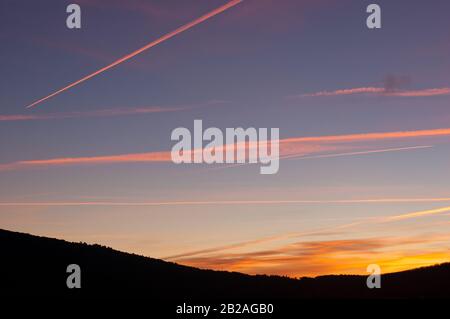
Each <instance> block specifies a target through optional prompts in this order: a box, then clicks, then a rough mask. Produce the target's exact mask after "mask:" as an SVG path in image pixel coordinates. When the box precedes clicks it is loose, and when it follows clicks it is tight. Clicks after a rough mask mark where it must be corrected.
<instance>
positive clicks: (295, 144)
mask: <svg viewBox="0 0 450 319" xmlns="http://www.w3.org/2000/svg"><path fill="white" fill-rule="evenodd" d="M448 135H450V128H442V129H433V130H416V131H397V132H382V133H362V134H347V135H328V136H310V137H292V138H285V139H281V140H280V141H279V142H280V156H282V157H289V156H290V157H293V156H305V155H312V154H317V153H321V152H324V151H335V150H342V149H346V148H348V147H349V146H345V145H344V146H343V147H341V146H336V145H329V144H332V143H335V144H340V143H351V142H360V141H384V140H390V139H404V138H417V137H438V136H448ZM226 147H230V146H225V147H224V148H223V150H225V149H226ZM236 147H243V148H248V147H249V145H247V144H245V143H244V144H238V145H237V146H236ZM251 147H255V145H252V146H251ZM350 147H351V148H354V147H353V146H350ZM360 147H361V146H360ZM365 147H367V146H365ZM428 147H430V146H427V145H425V146H412V147H403V148H396V149H390V150H389V149H383V150H369V151H367V150H365V151H361V152H360V153H363V152H365V153H368V152H371V153H377V152H378V153H379V152H387V151H399V150H409V149H418V148H428ZM201 151H202V150H201V149H195V150H192V151H191V152H190V153H191V156H192V154H194V153H195V152H201ZM357 153H358V152H353V155H357ZM349 155H351V154H350V153H349V154H334V156H349ZM324 156H329V157H332V156H333V154H327V155H324ZM144 162H171V152H170V151H157V152H147V153H131V154H120V155H107V156H91V157H63V158H51V159H40V160H26V161H17V162H12V163H6V164H0V171H10V170H16V169H22V168H33V167H48V166H63V165H82V164H83V165H86V164H116V163H144Z"/></svg>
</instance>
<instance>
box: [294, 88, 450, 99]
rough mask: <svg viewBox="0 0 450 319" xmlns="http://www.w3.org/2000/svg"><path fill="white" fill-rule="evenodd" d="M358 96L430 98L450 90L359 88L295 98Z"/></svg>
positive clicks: (447, 93)
mask: <svg viewBox="0 0 450 319" xmlns="http://www.w3.org/2000/svg"><path fill="white" fill-rule="evenodd" d="M357 94H371V95H378V96H393V97H430V96H439V95H449V94H450V88H449V87H442V88H430V89H420V90H389V89H387V88H385V87H357V88H349V89H340V90H334V91H319V92H314V93H307V94H301V95H296V96H293V97H325V96H343V95H357Z"/></svg>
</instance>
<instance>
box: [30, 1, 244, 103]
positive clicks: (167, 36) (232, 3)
mask: <svg viewBox="0 0 450 319" xmlns="http://www.w3.org/2000/svg"><path fill="white" fill-rule="evenodd" d="M242 1H244V0H232V1H230V2H228V3H227V4H225V5H223V6H221V7H219V8H217V9H214V10H213V11H211V12H209V13H207V14H205V15H203V16H201V17H199V18H197V19H195V20H193V21H191V22H189V23H187V24H185V25H183V26H181V27H179V28H178V29H176V30H174V31H172V32H169V33H167V34H165V35H163V36H162V37H160V38H159V39H156V40H154V41H152V42H150V43H149V44H147V45H145V46H143V47H142V48H140V49H138V50H136V51H133V52H131V53H130V54H128V55H125V56H124V57H122V58H120V59H118V60H116V61H114V62H113V63H111V64H109V65H107V66H105V67H103V68H101V69H99V70H97V71H95V72H94V73H91V74H89V75H87V76H85V77H83V78H81V79H79V80H78V81H75V82H73V83H71V84H69V85H67V86H65V87H63V88H62V89H60V90H58V91H56V92H54V93H52V94H50V95H47V96H46V97H43V98H42V99H39V100H37V101H35V102H33V103H31V104H30V105H28V106H27V107H26V108H31V107H33V106H35V105H37V104H39V103H41V102H44V101H45V100H48V99H50V98H52V97H54V96H55V95H58V94H60V93H62V92H64V91H66V90H68V89H70V88H72V87H74V86H76V85H78V84H80V83H82V82H84V81H87V80H89V79H90V78H93V77H94V76H96V75H99V74H100V73H103V72H105V71H107V70H109V69H111V68H113V67H115V66H116V65H119V64H121V63H123V62H125V61H127V60H129V59H131V58H133V57H135V56H136V55H138V54H140V53H142V52H144V51H146V50H148V49H150V48H152V47H154V46H156V45H158V44H160V43H162V42H164V41H166V40H169V39H170V38H173V37H174V36H176V35H177V34H180V33H182V32H184V31H187V30H189V29H190V28H192V27H194V26H196V25H197V24H200V23H202V22H204V21H206V20H208V19H209V18H212V17H214V16H216V15H218V14H220V13H222V12H224V11H225V10H228V9H229V8H231V7H234V6H235V5H237V4H239V3H241V2H242Z"/></svg>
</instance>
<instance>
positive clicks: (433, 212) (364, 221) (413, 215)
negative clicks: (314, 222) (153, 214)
mask: <svg viewBox="0 0 450 319" xmlns="http://www.w3.org/2000/svg"><path fill="white" fill-rule="evenodd" d="M445 201H447V200H446V199H445V198H428V199H425V198H397V199H395V198H378V199H357V200H331V201H316V203H317V204H319V203H320V204H362V203H366V204H374V203H406V202H408V203H418V202H445ZM313 202H314V201H311V202H310V203H309V204H311V203H313ZM448 211H450V206H446V207H441V208H437V209H430V210H422V211H415V212H410V213H404V214H398V215H392V216H382V217H374V218H365V219H361V220H359V221H355V222H352V223H347V224H343V225H338V226H332V227H324V228H320V229H316V230H312V231H306V232H297V233H287V234H280V235H277V236H270V237H265V238H259V239H256V240H252V241H246V242H241V243H234V244H231V245H228V246H221V247H213V248H208V249H203V250H196V251H191V252H186V253H181V254H177V255H173V256H168V257H165V259H168V260H177V261H178V260H179V259H183V258H190V257H194V256H197V255H204V254H210V253H223V252H224V251H228V250H236V249H241V248H247V247H249V246H254V245H257V244H261V243H268V242H273V241H281V240H287V239H293V238H296V239H298V238H302V237H309V236H313V235H327V234H336V232H341V231H343V230H348V229H354V228H355V227H359V226H363V225H371V224H384V223H390V222H399V221H404V220H408V219H414V218H418V217H424V216H431V215H440V214H443V213H446V212H448Z"/></svg>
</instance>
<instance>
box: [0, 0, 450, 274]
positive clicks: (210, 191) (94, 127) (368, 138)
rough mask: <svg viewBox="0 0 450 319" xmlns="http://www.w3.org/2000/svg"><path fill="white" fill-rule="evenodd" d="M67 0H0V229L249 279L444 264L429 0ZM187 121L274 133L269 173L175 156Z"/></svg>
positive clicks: (441, 33)
mask: <svg viewBox="0 0 450 319" xmlns="http://www.w3.org/2000/svg"><path fill="white" fill-rule="evenodd" d="M70 3H72V2H71V1H63V0H42V1H31V0H4V1H2V2H1V4H0V39H1V42H2V46H1V49H0V70H1V73H0V108H1V109H0V147H1V150H2V151H1V152H0V228H4V229H9V230H14V231H21V232H28V233H32V234H36V235H41V236H49V237H56V238H61V239H65V240H69V241H77V242H78V241H83V242H88V243H98V244H102V245H107V246H110V247H113V248H114V249H118V250H122V251H127V252H132V253H138V254H142V255H145V256H150V257H155V258H162V259H164V260H168V261H174V262H178V263H181V264H185V265H191V266H195V267H201V268H210V269H219V270H232V271H240V272H244V273H249V274H262V273H263V274H278V275H286V276H292V277H301V276H316V275H322V274H331V273H333V274H338V273H339V274H340V273H345V274H348V273H350V274H364V273H366V267H367V265H369V264H378V265H380V267H381V269H382V272H392V271H397V270H403V269H410V268H415V267H420V266H424V265H431V264H435V263H440V262H445V261H449V260H450V256H449V253H448V251H449V248H450V235H449V234H450V218H449V217H450V194H449V180H450V164H449V157H450V144H449V142H450V112H449V102H450V76H449V74H450V20H449V19H448V12H449V10H450V3H449V2H448V1H446V0H433V1H418V0H408V1H407V0H401V1H400V0H398V1H387V0H376V1H360V0H340V1H333V0H318V1H312V0H307V1H306V0H301V1H300V0H296V1H293V0H278V1H275V0H243V1H231V2H230V1H227V0H191V1H181V0H171V1H151V0H147V1H145V0H129V1H119V0H109V1H107V0H77V1H73V3H77V4H78V5H80V8H81V14H82V15H81V16H82V18H81V19H82V20H81V21H82V27H81V29H68V28H67V27H66V18H67V16H68V14H67V13H66V7H67V5H69V4H70ZM371 3H377V4H379V6H380V7H381V10H382V11H381V12H382V13H381V17H382V27H381V29H368V28H367V26H366V18H367V16H368V15H369V14H368V13H366V7H367V6H368V5H369V4H371ZM224 5H225V6H227V5H228V7H223V6H224ZM218 8H219V9H220V8H222V9H223V10H222V11H223V12H220V13H218V12H216V13H218V14H209V15H208V13H211V12H214V10H216V9H218ZM205 14H206V16H207V18H206V19H205V20H204V21H203V20H202V21H198V20H197V19H198V18H199V17H202V16H204V15H205ZM191 21H197V22H198V23H195V25H189V27H188V28H185V29H181V30H180V32H179V33H177V34H176V35H175V34H172V35H173V36H171V37H170V38H167V37H164V36H165V35H167V34H171V33H170V32H172V31H174V30H179V29H177V28H179V27H181V26H183V25H186V24H187V23H189V22H191ZM155 40H156V41H158V40H161V41H160V42H158V43H157V45H154V46H153V45H152V46H151V47H149V48H147V49H146V50H143V51H142V52H138V53H136V54H135V55H133V56H131V57H129V58H127V59H126V60H123V59H122V60H123V61H122V60H121V58H123V57H126V56H127V55H129V54H130V53H133V52H136V50H138V49H140V48H143V47H145V46H147V45H149V44H151V43H154V41H155ZM118 61H119V62H118ZM114 62H118V63H117V65H114V66H113V67H111V68H108V69H107V70H104V71H102V72H101V73H99V74H97V75H96V76H94V77H92V78H89V79H86V81H83V82H80V83H78V84H76V85H74V86H71V87H68V86H69V85H70V84H71V83H76V82H77V81H78V80H80V79H83V78H84V77H86V76H89V75H91V74H94V72H96V71H97V70H101V69H102V68H104V67H106V66H108V65H111V63H114ZM67 87H68V88H67ZM61 88H67V89H65V90H64V91H62V92H59V93H57V94H55V95H54V96H51V97H49V96H50V95H51V94H52V93H54V92H57V91H58V90H60V89H61ZM46 97H49V98H48V99H47V98H46ZM43 98H45V100H42V101H40V100H41V99H43ZM36 101H40V102H38V103H37V104H34V105H32V104H33V103H34V102H36ZM30 105H32V107H29V108H26V107H27V106H30ZM196 119H201V120H202V121H203V126H204V127H205V128H206V127H218V128H220V129H223V130H225V129H226V128H236V127H243V128H248V127H255V128H279V130H280V155H281V158H282V159H281V161H280V169H279V171H278V173H277V174H273V175H261V174H260V173H259V165H257V164H255V165H251V164H249V165H222V164H213V165H208V164H174V163H173V162H172V161H171V159H170V150H171V148H172V146H173V144H174V142H173V141H171V138H170V137H171V132H172V130H174V129H175V128H178V127H186V128H189V129H192V128H193V124H194V120H196ZM283 157H284V158H283Z"/></svg>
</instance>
